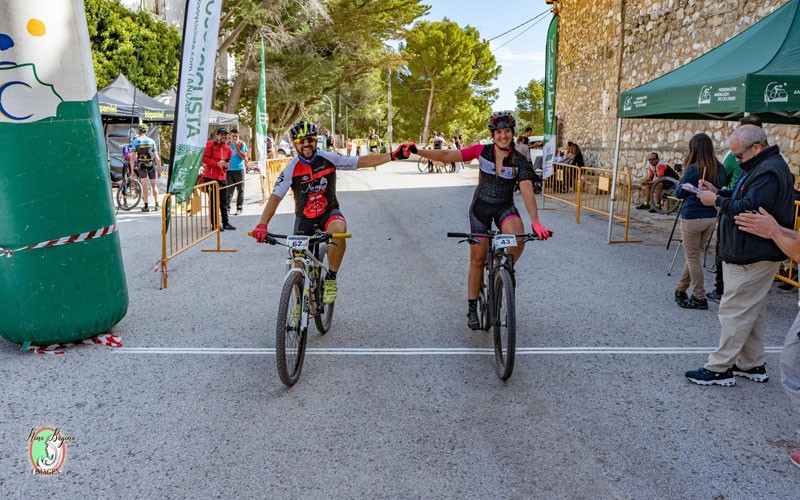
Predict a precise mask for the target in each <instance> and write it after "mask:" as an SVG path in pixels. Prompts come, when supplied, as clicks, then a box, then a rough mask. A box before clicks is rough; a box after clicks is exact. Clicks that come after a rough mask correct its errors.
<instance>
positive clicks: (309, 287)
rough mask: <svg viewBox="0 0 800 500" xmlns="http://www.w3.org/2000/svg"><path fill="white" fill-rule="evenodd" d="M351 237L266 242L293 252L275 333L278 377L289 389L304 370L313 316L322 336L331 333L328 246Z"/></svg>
mask: <svg viewBox="0 0 800 500" xmlns="http://www.w3.org/2000/svg"><path fill="white" fill-rule="evenodd" d="M248 234H251V233H248ZM349 237H350V234H349V233H333V234H332V233H327V232H323V231H317V233H316V234H314V235H313V236H303V235H290V236H287V235H282V234H267V237H266V239H265V240H264V243H269V244H270V245H281V246H284V247H286V248H287V250H288V251H289V256H288V257H287V259H286V278H285V279H284V282H283V290H282V291H281V298H280V302H279V303H278V320H277V327H276V332H275V357H276V360H277V363H278V376H279V377H280V379H281V382H283V383H284V384H286V385H288V386H293V385H294V384H295V383H297V381H298V379H299V378H300V371H301V370H302V369H303V360H304V358H305V352H306V342H307V338H308V323H309V316H313V318H314V324H315V325H316V327H317V331H318V332H319V333H320V335H324V334H325V333H327V332H328V330H330V327H331V321H332V320H333V306H334V304H330V305H327V304H325V303H324V302H323V301H322V297H323V294H324V291H325V289H324V288H325V275H326V274H327V273H328V246H329V245H331V240H333V239H339V238H349ZM278 240H284V241H285V243H282V242H280V241H278Z"/></svg>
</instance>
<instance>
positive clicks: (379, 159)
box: [356, 153, 392, 168]
mask: <svg viewBox="0 0 800 500" xmlns="http://www.w3.org/2000/svg"><path fill="white" fill-rule="evenodd" d="M390 161H392V155H391V153H383V154H379V155H367V156H359V157H358V164H357V165H356V168H372V167H377V166H378V165H383V164H384V163H388V162H390Z"/></svg>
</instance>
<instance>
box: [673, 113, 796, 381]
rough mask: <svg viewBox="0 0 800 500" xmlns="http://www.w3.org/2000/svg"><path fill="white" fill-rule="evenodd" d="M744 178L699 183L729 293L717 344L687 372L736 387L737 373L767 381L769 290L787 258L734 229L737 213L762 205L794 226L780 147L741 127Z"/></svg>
mask: <svg viewBox="0 0 800 500" xmlns="http://www.w3.org/2000/svg"><path fill="white" fill-rule="evenodd" d="M730 148H731V153H732V154H733V156H734V157H735V158H736V159H737V160H738V161H740V162H741V167H742V172H743V173H742V176H741V177H740V178H739V181H738V182H737V183H736V185H735V186H734V189H733V190H732V191H730V190H727V189H720V190H719V191H717V189H716V188H715V187H714V186H713V185H712V184H711V183H709V182H705V181H702V180H701V181H700V189H701V190H702V192H701V193H700V194H698V195H697V196H698V198H700V201H701V202H702V203H703V204H704V205H707V206H716V207H717V208H718V209H719V211H720V244H719V252H720V257H721V258H722V266H723V268H724V274H725V294H724V295H723V296H722V301H721V302H720V305H719V322H720V323H721V324H722V333H721V335H720V341H719V347H718V348H717V350H716V351H714V352H712V353H711V354H709V356H708V361H707V362H706V364H705V365H704V366H703V367H702V368H700V369H698V370H692V371H688V372H686V378H688V379H689V380H690V381H691V382H694V383H695V384H700V385H722V386H732V385H734V383H735V380H734V376H740V377H745V378H748V379H750V380H753V381H755V382H766V381H767V380H768V379H769V377H768V375H767V371H766V366H765V355H764V331H765V330H766V314H765V313H766V305H767V293H768V292H769V289H770V287H771V285H772V281H773V278H774V277H775V273H776V272H777V271H778V267H779V265H780V262H781V261H783V260H784V259H786V256H785V255H784V253H783V251H781V249H780V248H778V245H777V244H776V243H775V242H774V241H772V240H770V239H765V238H762V237H760V236H756V235H754V234H750V233H746V232H744V231H741V230H740V229H738V228H737V227H736V222H735V221H734V217H735V216H736V215H737V214H740V213H742V212H752V211H755V210H758V208H759V207H763V208H764V209H765V210H766V211H767V212H768V213H769V214H771V215H772V216H773V217H774V218H775V220H776V221H778V224H780V225H781V226H783V227H786V228H792V227H794V225H793V220H792V219H793V217H794V200H793V198H792V194H793V185H794V179H793V177H792V174H791V172H790V171H789V166H788V165H786V162H785V161H784V160H783V158H782V157H781V155H780V151H779V149H778V146H769V144H768V143H767V136H766V134H765V133H764V130H763V129H761V128H759V127H756V126H755V125H742V126H741V127H739V128H737V129H736V130H735V131H734V132H733V134H731V138H730Z"/></svg>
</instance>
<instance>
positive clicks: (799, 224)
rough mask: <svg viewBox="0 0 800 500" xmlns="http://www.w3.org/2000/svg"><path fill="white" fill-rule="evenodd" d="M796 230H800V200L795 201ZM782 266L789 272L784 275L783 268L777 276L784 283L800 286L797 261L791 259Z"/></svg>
mask: <svg viewBox="0 0 800 500" xmlns="http://www.w3.org/2000/svg"><path fill="white" fill-rule="evenodd" d="M794 230H795V231H800V201H796V202H794ZM781 268H782V269H784V272H785V273H786V274H787V276H783V275H782V274H781V270H780V269H779V270H778V274H776V275H775V278H776V279H778V280H780V281H783V282H784V283H788V284H790V285H794V286H795V287H797V288H800V282H798V281H797V274H798V268H797V262H795V261H793V260H792V259H789V260H788V261H784V262H783V264H781Z"/></svg>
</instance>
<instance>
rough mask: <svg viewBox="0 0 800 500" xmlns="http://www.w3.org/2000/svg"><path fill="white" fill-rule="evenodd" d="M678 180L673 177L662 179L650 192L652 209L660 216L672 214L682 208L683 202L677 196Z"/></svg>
mask: <svg viewBox="0 0 800 500" xmlns="http://www.w3.org/2000/svg"><path fill="white" fill-rule="evenodd" d="M677 185H678V180H677V179H673V178H672V177H661V178H659V179H656V181H655V182H654V183H653V188H652V191H651V192H650V207H651V208H652V209H653V210H655V211H656V212H658V213H660V214H671V213H672V212H674V211H675V210H677V209H678V207H679V206H681V200H680V199H679V198H677V197H676V196H675V194H674V193H675V187H676V186H677Z"/></svg>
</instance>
